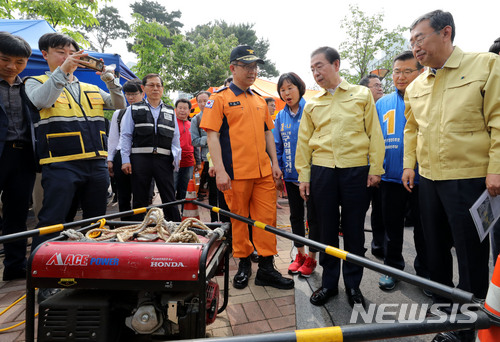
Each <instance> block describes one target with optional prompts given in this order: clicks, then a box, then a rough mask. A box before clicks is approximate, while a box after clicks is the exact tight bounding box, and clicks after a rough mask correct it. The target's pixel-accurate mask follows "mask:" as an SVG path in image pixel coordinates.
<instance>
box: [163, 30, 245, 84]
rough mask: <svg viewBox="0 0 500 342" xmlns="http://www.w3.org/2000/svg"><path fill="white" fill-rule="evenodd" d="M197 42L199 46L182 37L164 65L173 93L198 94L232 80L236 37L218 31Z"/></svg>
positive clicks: (174, 43)
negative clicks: (231, 59) (230, 65)
mask: <svg viewBox="0 0 500 342" xmlns="http://www.w3.org/2000/svg"><path fill="white" fill-rule="evenodd" d="M195 40H196V42H197V43H196V44H195V43H193V42H191V41H188V40H187V39H186V38H185V37H184V36H182V35H177V36H175V37H174V38H173V44H172V45H171V46H170V49H169V53H168V55H167V58H166V60H165V63H164V65H165V70H166V74H165V78H166V80H167V85H168V88H169V89H176V90H182V91H184V92H187V93H191V94H195V93H196V92H198V91H200V90H205V89H207V88H209V87H211V86H218V85H221V84H222V83H223V82H224V80H225V78H226V77H227V76H229V74H230V71H229V62H228V61H229V55H230V53H231V50H232V48H233V47H234V46H235V45H236V44H237V39H236V37H235V36H234V35H230V36H226V35H224V33H223V32H222V29H221V28H220V27H215V28H214V29H213V31H212V33H211V35H210V36H209V37H208V38H205V37H202V36H201V35H199V36H196V37H195Z"/></svg>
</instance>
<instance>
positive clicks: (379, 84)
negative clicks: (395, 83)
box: [368, 83, 382, 89]
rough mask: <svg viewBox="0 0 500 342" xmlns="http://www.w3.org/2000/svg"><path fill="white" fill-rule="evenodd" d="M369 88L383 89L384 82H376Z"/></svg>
mask: <svg viewBox="0 0 500 342" xmlns="http://www.w3.org/2000/svg"><path fill="white" fill-rule="evenodd" d="M368 88H380V89H382V83H375V84H374V85H371V86H369V87H368Z"/></svg>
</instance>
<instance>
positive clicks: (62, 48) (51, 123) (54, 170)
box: [25, 33, 126, 251]
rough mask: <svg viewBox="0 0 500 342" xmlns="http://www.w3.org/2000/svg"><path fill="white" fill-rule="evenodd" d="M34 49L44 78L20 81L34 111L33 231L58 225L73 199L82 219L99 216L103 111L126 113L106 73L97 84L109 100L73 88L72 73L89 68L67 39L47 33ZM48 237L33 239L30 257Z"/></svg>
mask: <svg viewBox="0 0 500 342" xmlns="http://www.w3.org/2000/svg"><path fill="white" fill-rule="evenodd" d="M38 45H39V49H40V51H42V54H43V58H44V59H45V60H46V61H47V64H48V66H49V68H50V72H47V73H46V74H45V75H40V76H36V77H30V78H28V79H27V80H26V81H25V83H26V94H27V96H28V98H29V99H30V101H31V102H32V103H33V105H34V106H35V107H36V108H38V110H39V116H38V117H37V118H35V119H34V122H35V134H36V141H37V153H38V158H39V160H40V165H41V169H42V187H43V191H44V194H43V206H42V209H41V211H40V213H39V215H38V219H39V223H38V227H44V226H48V225H53V224H59V223H64V222H65V218H66V214H67V212H68V210H69V208H70V206H71V203H72V201H73V198H74V197H75V195H78V196H79V198H80V205H81V208H82V211H83V218H89V217H94V216H100V215H104V214H105V213H106V205H107V202H106V201H107V191H108V185H109V176H108V170H107V167H106V156H107V152H106V150H107V136H106V128H105V119H104V112H103V108H115V109H120V108H125V107H126V103H125V99H124V97H123V94H122V91H121V89H122V87H121V85H120V83H119V82H118V81H119V80H118V79H116V78H115V77H114V74H113V73H112V72H107V71H103V72H102V73H101V79H102V80H103V81H104V82H105V83H106V86H107V87H108V89H109V91H110V93H109V94H108V93H106V92H104V91H103V90H101V89H99V88H98V87H97V86H95V85H91V84H87V83H83V82H79V81H78V79H77V78H76V77H75V76H74V75H73V72H74V71H75V70H76V69H77V68H78V67H89V66H90V65H91V64H90V63H89V62H88V61H84V60H81V58H82V57H87V54H86V53H84V52H83V50H80V48H79V46H78V44H77V43H76V42H75V40H74V39H73V38H71V37H68V36H66V35H64V34H61V33H47V34H44V35H43V36H42V37H40V40H39V41H38ZM50 235H53V234H50ZM50 235H47V236H44V237H36V238H34V239H33V245H32V251H33V250H34V249H35V248H36V247H37V246H38V245H39V244H40V243H42V242H43V241H45V240H47V239H48V238H50V237H51V236H50Z"/></svg>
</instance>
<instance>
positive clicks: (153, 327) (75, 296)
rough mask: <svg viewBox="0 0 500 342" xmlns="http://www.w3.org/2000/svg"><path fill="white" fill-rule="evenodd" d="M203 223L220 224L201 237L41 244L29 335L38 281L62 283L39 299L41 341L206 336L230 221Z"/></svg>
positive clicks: (33, 261) (34, 263)
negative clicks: (196, 240)
mask: <svg viewBox="0 0 500 342" xmlns="http://www.w3.org/2000/svg"><path fill="white" fill-rule="evenodd" d="M208 226H211V227H219V228H221V229H219V234H217V233H215V234H212V235H211V236H210V237H203V236H200V240H201V241H202V242H201V243H165V242H163V241H162V242H87V241H77V242H75V241H68V240H64V238H63V237H59V238H57V239H53V240H50V241H47V242H45V243H43V244H41V245H40V246H39V247H38V248H37V249H36V250H35V252H34V253H32V255H31V257H30V259H29V261H28V270H29V273H28V277H27V285H26V286H27V296H26V341H34V340H35V336H34V335H35V318H34V317H35V316H34V315H35V288H62V289H63V290H62V291H60V292H58V293H57V294H55V295H54V296H52V297H50V298H48V299H47V300H45V301H43V302H42V303H40V305H39V309H38V311H39V316H38V332H37V341H39V342H43V341H65V342H70V341H96V342H97V341H103V342H104V341H106V342H109V341H151V340H165V339H188V338H201V337H205V332H206V326H207V324H210V323H212V322H213V321H214V320H215V318H216V316H217V313H220V312H222V311H223V310H224V309H225V307H226V305H227V300H228V293H227V289H228V285H229V272H228V265H229V255H230V252H231V241H230V234H229V231H230V225H229V224H227V223H226V224H222V225H220V224H213V225H212V224H209V225H208ZM221 231H222V232H223V233H221ZM221 235H223V236H221ZM216 275H223V279H224V289H225V290H224V300H223V303H222V305H219V304H220V303H219V285H218V284H217V282H215V281H213V280H212V278H213V277H215V276H216ZM219 306H220V308H219Z"/></svg>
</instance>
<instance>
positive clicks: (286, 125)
mask: <svg viewBox="0 0 500 342" xmlns="http://www.w3.org/2000/svg"><path fill="white" fill-rule="evenodd" d="M305 92H306V85H305V83H304V81H302V79H301V78H300V77H299V76H298V75H297V74H295V73H293V72H290V73H286V74H283V75H281V76H280V78H279V80H278V93H279V95H280V98H281V99H282V100H283V101H285V103H286V105H285V108H283V109H282V110H281V111H280V112H279V113H278V114H277V115H276V120H275V122H274V127H275V128H274V130H273V134H274V141H275V143H276V153H277V155H278V162H279V166H280V169H281V172H283V179H284V180H285V186H286V191H287V193H288V204H289V206H290V223H291V225H292V232H293V233H294V234H296V235H300V236H305V227H304V200H303V199H302V197H300V192H299V181H298V174H297V170H295V149H296V147H297V135H298V131H299V124H300V119H301V117H302V110H303V109H304V106H305V105H306V100H304V98H303V97H302V96H304V94H305ZM294 245H295V247H296V248H297V255H296V256H295V261H294V262H292V263H291V264H290V266H289V267H288V273H290V274H299V275H300V276H302V277H309V276H310V275H311V273H312V272H313V271H314V269H315V268H316V252H314V251H311V250H309V253H308V254H306V252H305V247H304V245H303V244H301V243H297V242H294Z"/></svg>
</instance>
